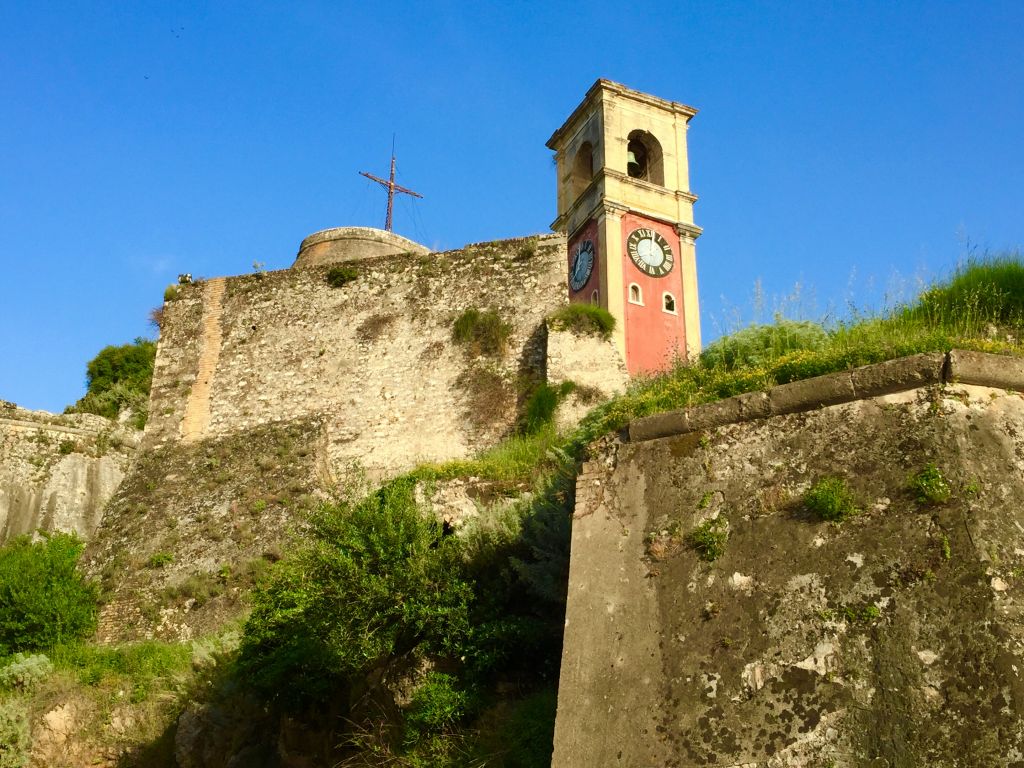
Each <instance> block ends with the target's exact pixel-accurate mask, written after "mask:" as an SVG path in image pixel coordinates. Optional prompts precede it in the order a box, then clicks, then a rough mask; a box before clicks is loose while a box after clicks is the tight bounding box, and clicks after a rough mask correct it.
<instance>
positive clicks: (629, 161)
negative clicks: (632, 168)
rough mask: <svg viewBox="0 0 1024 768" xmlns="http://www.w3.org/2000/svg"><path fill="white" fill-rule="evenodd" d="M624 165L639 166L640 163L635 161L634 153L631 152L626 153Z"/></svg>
mask: <svg viewBox="0 0 1024 768" xmlns="http://www.w3.org/2000/svg"><path fill="white" fill-rule="evenodd" d="M626 165H640V163H638V162H637V161H636V153H635V152H633V151H632V150H630V151H629V152H627V153H626Z"/></svg>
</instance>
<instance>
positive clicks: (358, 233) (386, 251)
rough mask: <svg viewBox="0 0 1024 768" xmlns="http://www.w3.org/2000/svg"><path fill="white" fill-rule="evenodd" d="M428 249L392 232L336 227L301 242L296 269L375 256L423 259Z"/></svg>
mask: <svg viewBox="0 0 1024 768" xmlns="http://www.w3.org/2000/svg"><path fill="white" fill-rule="evenodd" d="M428 253H430V249H429V248H427V247H426V246H423V245H420V244H419V243H416V242H413V241H412V240H408V239H406V238H404V237H402V236H401V235H396V234H395V233H394V232H388V231H386V230H383V229H373V228H371V227H335V228H334V229H324V230H321V231H320V232H314V233H313V234H312V235H310V236H309V237H307V238H306V239H305V240H303V241H302V244H301V245H300V246H299V255H298V256H296V257H295V265H294V266H296V267H316V266H322V265H324V264H338V263H341V262H345V261H360V260H362V259H372V258H376V257H378V256H394V255H395V254H406V255H408V256H424V255H426V254H428Z"/></svg>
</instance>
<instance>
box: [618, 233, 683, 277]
mask: <svg viewBox="0 0 1024 768" xmlns="http://www.w3.org/2000/svg"><path fill="white" fill-rule="evenodd" d="M626 250H627V251H628V252H629V258H631V259H632V260H633V263H634V264H636V266H637V269H639V270H640V271H641V272H643V273H644V274H646V275H650V276H651V277H664V276H665V275H667V274H668V273H669V272H671V271H672V265H673V264H674V263H675V257H674V256H673V255H672V246H670V245H669V244H668V240H666V239H665V238H664V237H662V236H661V235H659V234H658V233H657V232H655V231H654V230H653V229H646V228H640V229H634V230H633V231H632V232H630V233H629V237H628V238H627V239H626Z"/></svg>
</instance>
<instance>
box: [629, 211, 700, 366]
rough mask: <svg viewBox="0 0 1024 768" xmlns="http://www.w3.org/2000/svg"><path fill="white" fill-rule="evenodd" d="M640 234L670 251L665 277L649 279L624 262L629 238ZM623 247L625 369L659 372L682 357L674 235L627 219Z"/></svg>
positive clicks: (651, 222)
mask: <svg viewBox="0 0 1024 768" xmlns="http://www.w3.org/2000/svg"><path fill="white" fill-rule="evenodd" d="M640 228H646V229H653V230H654V231H655V232H657V233H658V234H659V235H661V236H662V237H663V238H665V240H666V241H667V242H668V244H669V246H670V247H671V249H672V255H673V261H674V263H673V265H672V269H671V271H670V272H669V273H668V274H667V275H665V276H663V277H652V276H651V275H648V274H646V273H644V272H643V271H641V270H640V269H639V268H638V267H637V266H636V264H634V263H633V260H632V259H631V258H630V257H629V254H628V252H627V251H626V249H625V244H626V242H627V241H628V239H629V235H630V233H631V232H633V231H634V230H636V229H640ZM622 243H623V253H622V254H621V259H620V261H621V264H622V289H623V299H622V300H623V306H624V307H625V313H624V314H625V331H626V367H627V368H628V369H629V372H630V374H631V375H636V374H641V373H655V372H658V371H664V370H666V369H667V368H668V367H669V366H670V365H671V364H672V362H673V361H674V360H676V359H683V358H685V357H686V330H685V322H684V317H685V315H684V312H683V281H682V277H681V275H682V264H681V259H680V255H681V254H682V251H681V249H680V242H679V235H678V234H676V230H675V227H674V226H672V225H671V224H666V223H664V222H661V221H657V220H655V219H650V218H647V217H646V216H639V215H637V214H634V213H626V214H624V215H623V217H622Z"/></svg>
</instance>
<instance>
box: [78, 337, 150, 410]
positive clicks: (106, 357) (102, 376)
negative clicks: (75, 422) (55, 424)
mask: <svg viewBox="0 0 1024 768" xmlns="http://www.w3.org/2000/svg"><path fill="white" fill-rule="evenodd" d="M155 359H156V342H154V341H151V340H150V339H144V338H142V337H139V338H136V339H135V341H133V342H132V343H131V344H122V345H121V346H118V347H115V346H109V347H104V348H103V349H101V350H100V352H99V354H97V355H96V357H94V358H93V359H92V360H90V361H89V364H88V365H87V366H86V373H85V379H86V383H87V385H88V389H87V391H86V393H85V396H84V397H82V399H80V400H79V401H78V402H77V403H75V404H74V405H72V406H68V407H67V408H66V409H65V412H66V413H95V414H98V415H99V416H106V417H107V418H108V419H115V418H117V416H118V414H120V413H121V412H122V411H124V410H131V412H132V414H133V418H132V424H133V426H135V427H136V428H138V429H141V428H142V427H143V426H145V423H146V416H147V406H148V403H149V388H150V385H151V384H152V381H153V362H154V360H155Z"/></svg>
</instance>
